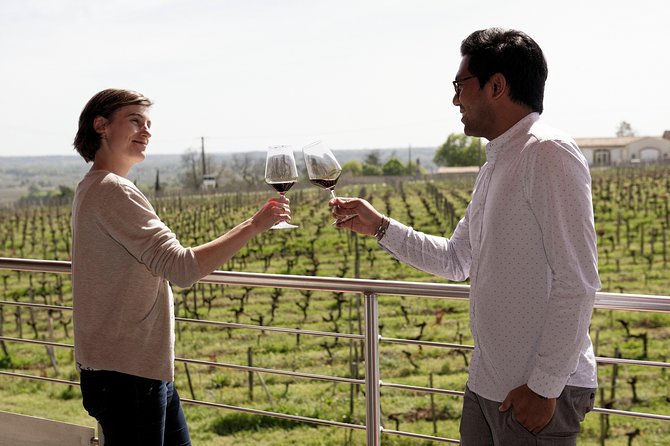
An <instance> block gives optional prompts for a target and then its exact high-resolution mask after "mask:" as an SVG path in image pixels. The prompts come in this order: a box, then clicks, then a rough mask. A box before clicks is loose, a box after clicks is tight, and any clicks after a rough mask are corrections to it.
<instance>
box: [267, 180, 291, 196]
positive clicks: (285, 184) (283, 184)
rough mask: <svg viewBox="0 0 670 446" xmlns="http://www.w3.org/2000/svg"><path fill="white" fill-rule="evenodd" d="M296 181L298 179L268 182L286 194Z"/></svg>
mask: <svg viewBox="0 0 670 446" xmlns="http://www.w3.org/2000/svg"><path fill="white" fill-rule="evenodd" d="M295 183H296V181H280V182H277V183H270V182H268V184H269V185H270V186H272V187H273V188H274V190H276V191H277V192H279V193H280V194H285V193H286V191H288V190H289V189H290V188H292V187H293V185H294V184H295Z"/></svg>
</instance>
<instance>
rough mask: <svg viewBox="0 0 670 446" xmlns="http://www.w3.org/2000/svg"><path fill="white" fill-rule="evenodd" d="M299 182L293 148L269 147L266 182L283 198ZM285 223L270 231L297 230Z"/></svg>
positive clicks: (282, 222)
mask: <svg viewBox="0 0 670 446" xmlns="http://www.w3.org/2000/svg"><path fill="white" fill-rule="evenodd" d="M296 181H298V169H297V168H296V166H295V157H294V156H293V149H292V148H291V146H270V147H268V153H267V158H266V160H265V182H266V183H268V184H269V185H270V186H272V187H273V188H274V189H275V190H276V191H277V192H279V195H281V196H282V197H283V196H284V194H285V193H286V191H288V190H289V189H290V188H291V187H293V185H294V184H295V183H296ZM297 227H298V226H296V225H292V224H290V223H287V222H285V221H281V222H279V223H277V224H276V225H274V226H272V227H271V228H270V229H289V228H297Z"/></svg>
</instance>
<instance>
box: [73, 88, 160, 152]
mask: <svg viewBox="0 0 670 446" xmlns="http://www.w3.org/2000/svg"><path fill="white" fill-rule="evenodd" d="M152 104H153V102H151V99H149V98H147V97H146V96H144V95H143V94H141V93H138V92H136V91H132V90H121V89H115V88H108V89H106V90H102V91H101V92H99V93H97V94H96V95H95V96H93V97H92V98H91V99H90V100H89V101H88V103H87V104H86V106H85V107H84V109H83V110H82V111H81V115H79V129H78V130H77V134H76V135H75V137H74V143H73V145H74V148H75V150H76V151H77V152H79V154H80V155H81V156H82V157H83V158H84V159H85V160H86V162H89V161H93V160H94V159H95V154H96V152H97V151H98V149H99V148H100V134H99V133H98V132H96V131H95V128H94V127H93V120H94V119H95V118H96V117H98V116H102V117H103V118H107V119H109V118H110V116H112V113H114V112H115V111H116V110H118V109H119V108H121V107H125V106H127V105H144V106H147V107H149V106H151V105H152Z"/></svg>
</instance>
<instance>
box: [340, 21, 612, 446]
mask: <svg viewBox="0 0 670 446" xmlns="http://www.w3.org/2000/svg"><path fill="white" fill-rule="evenodd" d="M461 55H462V60H461V64H460V67H459V69H458V72H457V74H456V79H455V80H454V82H453V84H454V88H455V90H456V92H455V95H454V99H453V104H454V105H455V106H457V107H459V108H460V111H461V115H462V117H461V121H462V122H463V125H464V131H465V134H466V135H469V136H479V137H484V138H486V139H487V140H489V143H488V144H487V146H486V153H487V162H486V164H485V165H484V166H483V167H482V169H481V171H480V174H479V176H478V177H477V180H476V183H475V187H474V191H473V194H472V201H471V202H470V204H469V206H468V208H467V210H466V212H465V216H464V217H463V219H462V220H461V221H460V222H459V223H458V225H457V227H456V229H455V230H454V233H453V235H452V237H451V238H450V239H447V238H443V237H438V236H432V235H427V234H423V233H421V232H418V231H415V230H414V229H412V228H409V227H407V226H405V225H403V224H401V223H399V222H397V221H395V220H393V219H389V218H387V217H385V216H383V215H382V214H380V213H379V212H378V211H376V210H375V209H374V208H373V207H372V206H371V205H370V204H369V203H368V202H366V201H365V200H362V199H357V198H336V199H333V200H331V202H330V206H331V207H332V212H333V216H334V217H335V218H337V219H338V220H339V221H338V223H337V227H340V228H349V229H351V230H352V231H355V232H359V233H362V234H367V235H375V236H376V237H377V239H378V240H379V244H380V246H381V247H382V248H384V249H386V250H387V251H389V252H390V253H391V254H392V255H394V256H395V257H396V258H397V259H398V260H400V261H402V262H404V263H407V264H409V265H412V266H414V267H416V268H419V269H421V270H423V271H426V272H429V273H433V274H436V275H440V276H443V277H446V278H449V279H451V280H457V281H462V280H465V279H467V278H468V277H469V278H470V283H471V288H470V326H471V330H472V334H473V337H474V341H475V350H474V352H473V356H472V361H471V364H470V370H469V378H468V383H467V387H466V392H465V398H464V403H463V413H462V418H461V427H460V431H461V444H462V445H464V446H470V445H476V446H480V445H514V446H519V445H526V444H528V445H530V444H532V445H545V444H546V445H548V444H551V445H574V444H576V438H577V435H578V433H579V430H580V428H579V424H580V422H581V421H582V420H583V418H584V415H585V414H586V412H588V411H589V410H591V408H592V407H593V401H594V397H595V388H596V387H597V377H596V363H595V358H594V354H593V346H592V344H591V339H590V338H589V334H588V328H589V322H590V319H591V313H592V307H593V303H594V299H595V293H596V291H597V290H598V289H599V288H600V280H599V278H598V270H597V266H598V262H597V252H596V237H595V231H594V224H593V207H592V202H591V177H590V173H589V170H588V164H587V162H586V160H585V159H584V157H583V155H582V153H581V151H580V150H579V148H578V147H577V145H576V144H575V142H574V140H573V139H572V138H570V137H568V136H566V135H565V134H563V133H562V132H559V131H557V130H555V129H552V128H549V127H547V126H545V125H544V124H543V123H542V122H540V114H541V113H542V111H543V97H544V84H545V81H546V78H547V64H546V61H545V59H544V55H543V53H542V50H541V49H540V47H539V46H538V45H537V43H535V41H533V40H532V39H531V38H530V37H529V36H527V35H526V34H524V33H523V32H520V31H515V30H503V29H499V28H492V29H486V30H480V31H476V32H474V33H472V34H471V35H470V36H469V37H467V38H466V39H465V40H464V41H463V42H462V44H461ZM352 215H355V217H353V218H351V216H352ZM349 218H350V219H349Z"/></svg>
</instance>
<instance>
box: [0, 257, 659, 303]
mask: <svg viewBox="0 0 670 446" xmlns="http://www.w3.org/2000/svg"><path fill="white" fill-rule="evenodd" d="M0 269H11V270H17V271H33V272H52V273H65V274H69V273H71V267H70V262H67V261H60V260H36V259H15V258H8V257H0ZM200 282H203V283H217V284H224V285H238V286H257V287H265V288H296V289H306V290H314V291H334V292H356V293H375V294H378V295H379V294H385V295H394V296H415V297H430V298H452V299H468V297H469V294H470V287H469V286H468V285H454V284H444V283H432V282H425V283H424V282H404V281H388V280H368V279H344V278H339V277H312V276H297V275H284V274H263V273H245V272H234V271H214V272H213V273H212V274H210V275H208V276H206V277H204V278H203V279H201V280H200ZM595 307H596V308H604V309H610V310H626V311H631V310H632V311H662V312H670V296H655V295H648V294H623V293H606V292H598V293H596V302H595Z"/></svg>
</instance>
